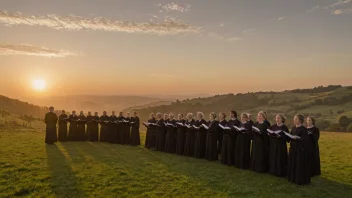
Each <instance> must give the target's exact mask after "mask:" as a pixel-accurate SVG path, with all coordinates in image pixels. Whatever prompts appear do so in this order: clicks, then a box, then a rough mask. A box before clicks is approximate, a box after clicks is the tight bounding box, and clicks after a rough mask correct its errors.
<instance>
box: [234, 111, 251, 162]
mask: <svg viewBox="0 0 352 198" xmlns="http://www.w3.org/2000/svg"><path fill="white" fill-rule="evenodd" d="M248 119H249V116H248V114H247V113H242V114H241V124H240V127H241V128H242V130H239V131H237V139H236V145H235V146H236V147H235V166H236V167H237V168H240V169H248V168H249V167H250V160H251V156H250V150H251V148H250V147H251V132H252V124H251V122H249V120H248Z"/></svg>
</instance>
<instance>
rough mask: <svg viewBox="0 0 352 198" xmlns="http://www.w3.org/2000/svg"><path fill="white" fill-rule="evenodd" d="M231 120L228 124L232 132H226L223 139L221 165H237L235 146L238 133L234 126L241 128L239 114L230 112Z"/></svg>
mask: <svg viewBox="0 0 352 198" xmlns="http://www.w3.org/2000/svg"><path fill="white" fill-rule="evenodd" d="M230 117H231V118H230V120H229V121H228V122H227V127H229V128H231V130H225V131H224V135H223V139H222V148H221V163H222V164H226V165H228V166H231V165H235V145H236V139H237V132H236V130H235V128H234V126H236V127H239V126H240V124H241V122H240V121H239V120H238V119H237V112H236V111H231V112H230Z"/></svg>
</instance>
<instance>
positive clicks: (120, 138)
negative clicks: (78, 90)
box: [44, 107, 140, 146]
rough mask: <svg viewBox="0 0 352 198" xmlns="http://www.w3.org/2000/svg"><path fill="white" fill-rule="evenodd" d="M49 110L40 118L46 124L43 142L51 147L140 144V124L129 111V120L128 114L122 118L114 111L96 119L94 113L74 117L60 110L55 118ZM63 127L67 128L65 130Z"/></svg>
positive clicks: (52, 109) (135, 116) (52, 110)
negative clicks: (88, 143) (60, 144)
mask: <svg viewBox="0 0 352 198" xmlns="http://www.w3.org/2000/svg"><path fill="white" fill-rule="evenodd" d="M49 110H50V112H49V113H47V114H46V115H45V119H44V121H45V123H46V136H45V143H48V144H52V143H54V142H56V141H61V142H65V141H91V142H95V141H100V142H109V143H114V144H130V145H133V146H137V145H140V134H139V126H140V125H139V124H140V121H139V117H138V116H137V113H136V112H133V117H131V115H130V113H126V115H125V116H124V115H123V113H122V112H120V113H119V115H118V116H116V115H115V112H114V111H113V112H112V115H111V116H108V115H107V114H106V111H104V112H103V115H102V116H100V117H99V116H98V113H97V112H95V113H94V115H92V114H91V112H88V115H87V116H85V115H84V114H83V112H82V111H81V112H80V115H78V116H77V115H76V112H75V111H72V114H71V115H70V116H67V114H66V112H65V111H64V110H63V111H62V113H61V115H59V116H57V115H56V114H55V113H54V108H53V107H50V108H49ZM57 123H58V132H57V127H56V126H57ZM68 124H69V127H68ZM99 124H100V133H99ZM67 128H68V129H69V130H68V131H67Z"/></svg>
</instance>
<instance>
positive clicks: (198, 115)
mask: <svg viewBox="0 0 352 198" xmlns="http://www.w3.org/2000/svg"><path fill="white" fill-rule="evenodd" d="M203 118H204V113H202V112H198V113H197V120H202V119H203Z"/></svg>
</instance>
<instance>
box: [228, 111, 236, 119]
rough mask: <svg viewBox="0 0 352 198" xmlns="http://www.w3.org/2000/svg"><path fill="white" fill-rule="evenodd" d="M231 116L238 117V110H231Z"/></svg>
mask: <svg viewBox="0 0 352 198" xmlns="http://www.w3.org/2000/svg"><path fill="white" fill-rule="evenodd" d="M230 117H231V118H236V119H237V112H236V111H231V112H230Z"/></svg>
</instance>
